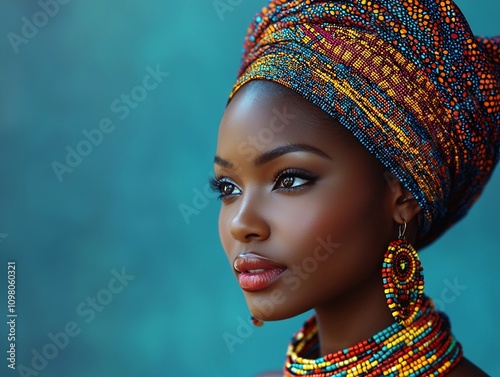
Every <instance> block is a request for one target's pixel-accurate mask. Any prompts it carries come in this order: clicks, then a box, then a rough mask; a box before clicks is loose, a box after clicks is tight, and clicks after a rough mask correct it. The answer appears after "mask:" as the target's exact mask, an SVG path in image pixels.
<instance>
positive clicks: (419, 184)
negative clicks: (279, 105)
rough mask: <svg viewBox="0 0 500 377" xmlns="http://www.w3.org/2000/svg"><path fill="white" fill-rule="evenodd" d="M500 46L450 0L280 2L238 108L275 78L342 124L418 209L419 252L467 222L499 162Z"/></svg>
mask: <svg viewBox="0 0 500 377" xmlns="http://www.w3.org/2000/svg"><path fill="white" fill-rule="evenodd" d="M499 45H500V38H496V39H495V38H493V39H486V38H477V37H474V35H473V34H472V32H471V30H470V28H469V26H468V24H467V21H466V20H465V18H464V16H463V15H462V13H461V11H460V10H459V9H458V7H457V6H456V5H455V4H454V3H453V1H450V0H427V1H426V0H420V1H418V0H406V1H403V0H378V1H369V0H336V1H314V0H306V1H283V0H272V1H270V2H269V3H268V5H267V6H266V7H264V8H263V9H262V11H261V12H260V13H259V14H258V15H257V16H256V17H255V19H254V20H253V22H252V23H251V25H250V27H249V30H248V34H247V36H246V39H245V45H244V55H243V62H242V66H241V68H240V71H239V74H238V76H239V77H238V80H237V82H236V84H235V86H234V88H233V91H232V93H231V96H230V98H232V96H233V95H234V94H235V93H236V91H238V89H239V88H241V86H243V85H244V84H245V83H247V82H248V81H250V80H259V79H261V80H270V81H274V82H277V83H280V84H282V85H284V86H285V87H288V88H290V89H292V90H294V91H296V92H298V93H299V94H300V95H302V96H303V97H304V98H306V99H307V100H309V101H311V102H312V103H313V104H315V105H316V106H318V107H320V108H321V109H322V110H324V111H325V112H326V113H328V114H329V115H331V116H332V117H333V118H335V119H336V120H337V121H339V122H340V124H342V125H343V126H344V127H346V128H347V129H348V130H349V131H351V132H352V134H353V135H354V136H355V137H356V138H357V139H358V140H359V141H360V142H361V143H362V144H363V145H364V146H365V147H366V148H368V150H370V152H372V153H373V154H374V155H375V156H376V157H377V159H378V160H379V161H380V162H381V163H382V164H383V165H384V166H385V167H386V168H387V169H388V170H389V171H390V172H391V173H393V174H394V175H395V176H396V177H397V178H398V179H399V180H400V181H401V182H402V183H403V185H404V186H405V187H406V188H407V189H408V190H409V191H410V192H411V193H412V194H413V196H414V197H415V198H416V199H417V201H418V203H419V204H420V206H421V207H422V211H421V213H420V214H419V218H418V220H419V224H418V228H419V232H418V235H419V236H418V241H417V243H416V244H417V246H418V247H422V246H425V245H426V244H428V243H430V242H431V241H432V240H434V239H435V238H437V237H439V236H440V235H441V234H442V233H443V232H444V231H445V230H446V229H447V228H448V227H450V226H451V225H452V224H454V223H455V222H457V221H458V220H459V219H461V218H462V217H463V216H464V215H465V214H466V213H467V211H468V209H469V208H470V207H471V205H472V203H473V202H474V201H475V200H476V199H477V197H478V196H479V194H480V193H481V191H482V189H483V187H484V185H485V184H486V182H487V181H488V179H489V177H490V176H491V173H492V171H493V169H494V167H495V165H496V163H497V161H498V158H499V150H500V136H499V134H500V132H499V127H500V116H499V112H500V49H499Z"/></svg>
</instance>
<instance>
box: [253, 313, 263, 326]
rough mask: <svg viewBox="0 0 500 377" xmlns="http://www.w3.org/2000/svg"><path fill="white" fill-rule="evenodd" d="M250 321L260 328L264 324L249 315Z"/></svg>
mask: <svg viewBox="0 0 500 377" xmlns="http://www.w3.org/2000/svg"><path fill="white" fill-rule="evenodd" d="M250 319H251V320H252V323H253V324H254V326H257V327H261V326H262V325H263V324H264V322H263V321H261V320H260V319H257V318H255V317H254V316H253V315H250Z"/></svg>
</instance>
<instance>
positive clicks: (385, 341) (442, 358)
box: [284, 297, 462, 377]
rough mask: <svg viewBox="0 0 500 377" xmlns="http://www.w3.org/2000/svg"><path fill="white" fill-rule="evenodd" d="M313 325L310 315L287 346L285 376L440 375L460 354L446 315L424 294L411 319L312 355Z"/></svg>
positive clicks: (315, 335) (314, 348)
mask: <svg viewBox="0 0 500 377" xmlns="http://www.w3.org/2000/svg"><path fill="white" fill-rule="evenodd" d="M318 350H319V339H318V327H317V324H316V318H315V317H314V316H313V317H311V318H310V319H309V320H307V321H306V323H305V324H304V327H303V328H302V329H301V330H300V331H299V332H298V333H297V334H295V336H294V337H293V339H292V342H291V343H290V345H289V346H288V351H287V359H286V363H285V370H284V373H285V377H292V376H314V377H327V376H346V377H355V376H363V377H376V376H377V377H378V376H391V377H396V376H410V377H417V376H435V377H438V376H444V375H446V374H447V373H448V372H449V371H450V370H451V369H453V368H454V367H455V366H456V365H457V364H458V362H459V361H460V359H461V358H462V347H461V345H460V343H458V342H457V341H456V340H455V338H454V337H453V335H452V334H451V331H450V322H449V320H448V317H447V316H446V315H445V314H444V313H442V312H438V311H435V310H434V305H433V303H432V301H431V300H430V299H429V298H427V297H425V299H424V302H423V305H422V307H421V310H420V311H419V312H418V314H417V316H416V317H415V320H414V321H413V322H412V323H410V324H409V325H408V326H406V327H404V326H402V325H400V324H398V323H394V324H392V325H391V326H389V327H387V328H386V329H384V330H382V331H381V332H379V333H378V334H376V335H374V336H373V337H371V338H370V339H368V340H364V341H362V342H360V343H358V344H356V345H354V346H352V347H350V348H346V349H344V350H341V351H338V352H336V353H333V354H329V355H326V356H324V357H320V358H317V359H308V358H307V357H308V356H311V355H313V354H314V353H315V352H317V351H318Z"/></svg>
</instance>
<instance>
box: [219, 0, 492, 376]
mask: <svg viewBox="0 0 500 377" xmlns="http://www.w3.org/2000/svg"><path fill="white" fill-rule="evenodd" d="M497 43H498V40H488V39H480V38H475V37H474V36H473V35H472V33H471V31H470V29H469V27H468V25H467V22H466V20H465V19H464V17H463V15H462V14H461V12H460V11H459V10H458V8H457V7H456V5H455V4H454V3H453V2H452V1H449V0H446V1H434V0H428V1H421V2H418V1H405V2H402V1H396V0H382V1H378V2H377V3H374V2H373V1H368V0H359V1H355V0H352V1H341V0H338V1H332V2H321V1H288V2H287V1H278V0H275V1H271V2H270V3H269V4H268V5H267V6H266V7H265V8H263V10H262V11H261V12H260V13H259V14H258V15H257V16H256V17H255V19H254V21H253V22H252V24H251V25H250V28H249V31H248V35H247V37H246V41H245V49H244V56H243V64H242V67H241V69H240V72H239V75H238V80H237V82H236V84H235V86H234V88H233V91H232V93H231V96H230V102H229V104H228V106H227V109H226V111H225V113H224V116H223V119H222V121H221V125H220V129H219V137H218V144H217V151H216V157H215V176H216V177H215V179H214V180H213V181H212V186H213V187H214V189H215V190H216V191H218V192H220V196H221V199H222V208H221V212H220V218H219V229H220V237H221V241H222V245H223V248H224V250H225V252H226V254H227V256H228V259H229V262H230V264H231V268H233V270H234V273H235V275H236V278H237V280H238V282H239V284H240V286H241V288H242V289H243V292H244V295H245V298H246V301H247V304H248V307H249V309H250V312H251V313H252V316H253V317H254V319H255V323H256V324H260V323H261V321H270V320H278V319H284V318H289V317H292V316H295V315H298V314H301V313H303V312H305V311H307V310H309V309H312V308H313V309H314V310H315V315H314V316H313V317H312V318H311V319H309V320H308V321H307V322H306V323H305V324H304V327H303V328H302V329H301V330H300V331H299V332H297V334H296V335H295V336H294V338H293V339H292V342H291V344H290V346H289V348H288V350H287V355H286V360H285V364H284V368H283V372H280V373H277V374H274V375H280V376H281V375H285V376H302V375H311V376H429V375H432V376H444V375H447V376H455V377H456V376H485V375H486V374H485V373H484V372H482V371H481V370H480V369H479V368H478V367H476V366H474V365H473V364H472V363H471V362H469V361H468V360H467V359H466V358H465V357H464V356H463V353H462V349H461V346H460V343H459V342H458V341H457V340H456V339H455V338H454V336H453V334H452V332H451V328H450V324H449V321H448V318H447V317H446V315H445V314H444V313H440V312H438V311H437V310H435V309H434V307H433V304H432V301H431V300H430V299H429V298H428V297H426V296H425V294H424V281H423V274H422V267H421V266H420V261H419V259H418V254H417V252H416V250H421V249H422V248H423V247H425V246H426V245H428V244H429V243H430V242H432V241H433V240H435V239H436V238H437V237H439V236H440V235H442V234H443V232H444V231H445V230H446V229H448V228H449V227H450V226H451V225H453V224H454V223H456V222H457V221H458V220H459V219H461V218H462V217H463V216H464V215H465V214H466V212H467V211H468V209H469V208H470V206H471V205H472V203H473V202H474V201H475V200H476V199H477V197H478V196H479V194H480V193H481V191H482V189H483V187H484V185H485V184H486V182H487V180H488V179H489V177H490V176H491V173H492V171H493V169H494V167H495V165H496V163H497V161H498V158H499V148H500V147H499V146H500V136H499V135H500V132H499V127H500V116H499V110H500V84H499V82H500V53H499V50H498V44H497ZM415 249H416V250H415Z"/></svg>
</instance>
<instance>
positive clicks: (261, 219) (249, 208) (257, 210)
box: [230, 196, 271, 242]
mask: <svg viewBox="0 0 500 377" xmlns="http://www.w3.org/2000/svg"><path fill="white" fill-rule="evenodd" d="M235 204H236V203H235ZM239 204H240V205H239V207H238V209H237V210H236V213H235V214H234V216H233V218H232V220H231V224H230V231H231V235H232V236H233V238H234V239H235V240H237V241H240V242H250V241H252V240H265V239H267V238H269V236H270V233H271V229H270V226H269V223H268V222H267V221H266V219H265V216H264V213H263V211H262V206H260V205H258V200H257V198H253V199H252V198H251V197H249V196H247V197H246V198H242V200H241V202H240V203H239Z"/></svg>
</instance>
